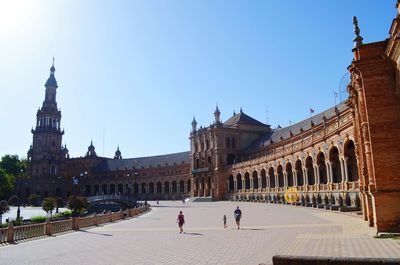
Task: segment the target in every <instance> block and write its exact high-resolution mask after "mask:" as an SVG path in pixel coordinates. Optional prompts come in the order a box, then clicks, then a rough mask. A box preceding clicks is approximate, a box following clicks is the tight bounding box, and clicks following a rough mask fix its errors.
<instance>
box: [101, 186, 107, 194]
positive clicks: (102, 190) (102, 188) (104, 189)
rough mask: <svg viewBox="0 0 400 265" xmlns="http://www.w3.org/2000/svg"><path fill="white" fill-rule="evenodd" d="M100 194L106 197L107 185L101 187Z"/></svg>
mask: <svg viewBox="0 0 400 265" xmlns="http://www.w3.org/2000/svg"><path fill="white" fill-rule="evenodd" d="M101 194H102V195H106V194H107V184H103V185H101Z"/></svg>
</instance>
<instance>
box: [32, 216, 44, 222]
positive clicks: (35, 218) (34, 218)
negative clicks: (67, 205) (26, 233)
mask: <svg viewBox="0 0 400 265" xmlns="http://www.w3.org/2000/svg"><path fill="white" fill-rule="evenodd" d="M31 222H32V223H44V222H46V216H43V215H36V216H32V217H31Z"/></svg>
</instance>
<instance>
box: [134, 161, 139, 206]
mask: <svg viewBox="0 0 400 265" xmlns="http://www.w3.org/2000/svg"><path fill="white" fill-rule="evenodd" d="M133 176H134V178H135V185H136V186H137V177H138V172H137V170H136V168H135V167H133ZM138 193H139V189H138V191H137V194H136V201H135V205H136V204H137V196H138V195H139V194H138Z"/></svg>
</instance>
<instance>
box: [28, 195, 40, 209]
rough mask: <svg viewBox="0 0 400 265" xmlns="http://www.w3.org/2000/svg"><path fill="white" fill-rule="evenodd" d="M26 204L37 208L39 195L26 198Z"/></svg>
mask: <svg viewBox="0 0 400 265" xmlns="http://www.w3.org/2000/svg"><path fill="white" fill-rule="evenodd" d="M28 204H30V205H32V206H39V195H37V194H31V195H29V197H28Z"/></svg>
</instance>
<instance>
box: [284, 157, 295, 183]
mask: <svg viewBox="0 0 400 265" xmlns="http://www.w3.org/2000/svg"><path fill="white" fill-rule="evenodd" d="M286 176H287V185H288V187H293V185H294V180H293V169H292V163H290V162H288V163H287V164H286Z"/></svg>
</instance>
